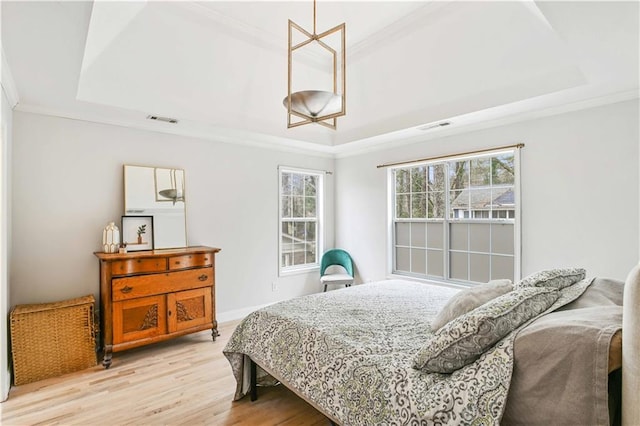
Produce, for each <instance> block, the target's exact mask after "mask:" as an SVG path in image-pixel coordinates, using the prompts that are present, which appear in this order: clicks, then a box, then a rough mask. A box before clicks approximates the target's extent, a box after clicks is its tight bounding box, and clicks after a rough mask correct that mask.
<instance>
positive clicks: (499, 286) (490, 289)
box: [431, 280, 513, 331]
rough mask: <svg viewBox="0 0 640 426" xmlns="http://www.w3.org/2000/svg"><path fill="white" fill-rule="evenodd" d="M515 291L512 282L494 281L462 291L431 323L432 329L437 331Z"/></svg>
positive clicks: (450, 300)
mask: <svg viewBox="0 0 640 426" xmlns="http://www.w3.org/2000/svg"><path fill="white" fill-rule="evenodd" d="M511 290H513V284H512V283H511V280H493V281H489V282H488V283H484V284H479V285H477V286H475V287H472V288H469V289H466V290H462V291H461V292H459V293H457V294H456V295H455V296H453V297H452V298H451V299H449V301H448V302H447V304H446V305H444V306H443V307H442V309H441V310H440V312H439V313H438V315H437V316H436V317H435V318H434V319H433V322H432V323H431V329H432V330H433V331H437V330H438V329H439V328H440V327H442V326H443V325H445V324H446V323H448V322H449V321H451V320H452V319H454V318H457V317H459V316H460V315H462V314H466V313H467V312H469V311H470V310H472V309H475V308H477V307H478V306H480V305H484V304H485V303H487V302H488V301H489V300H491V299H495V298H496V297H498V296H502V295H503V294H505V293H508V292H510V291H511Z"/></svg>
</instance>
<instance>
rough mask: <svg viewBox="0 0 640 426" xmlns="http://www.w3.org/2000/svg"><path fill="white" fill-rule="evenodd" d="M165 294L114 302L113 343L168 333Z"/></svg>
mask: <svg viewBox="0 0 640 426" xmlns="http://www.w3.org/2000/svg"><path fill="white" fill-rule="evenodd" d="M166 313H167V304H166V298H165V296H164V295H159V296H150V297H140V298H138V299H130V300H123V301H121V302H115V303H114V304H113V343H114V344H116V345H117V344H118V343H124V342H131V341H134V340H140V339H145V338H149V337H155V336H160V335H163V334H166V333H167V317H166Z"/></svg>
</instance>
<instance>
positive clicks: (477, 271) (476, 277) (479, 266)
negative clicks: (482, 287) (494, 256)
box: [469, 253, 491, 283]
mask: <svg viewBox="0 0 640 426" xmlns="http://www.w3.org/2000/svg"><path fill="white" fill-rule="evenodd" d="M490 260H491V257H490V256H488V255H486V254H475V253H470V254H469V270H470V271H471V276H470V277H469V280H470V281H474V282H477V283H486V282H487V281H489V263H490Z"/></svg>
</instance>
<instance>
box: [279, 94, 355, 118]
mask: <svg viewBox="0 0 640 426" xmlns="http://www.w3.org/2000/svg"><path fill="white" fill-rule="evenodd" d="M288 99H289V98H288V97H287V96H285V98H284V99H283V100H282V104H283V105H284V106H285V108H288ZM341 109H342V96H340V95H338V94H336V93H333V92H327V91H324V90H303V91H300V92H294V93H292V94H291V110H292V111H295V112H297V113H298V114H302V115H304V116H306V117H313V118H317V117H324V116H327V115H332V114H336V113H339V112H340V110H341Z"/></svg>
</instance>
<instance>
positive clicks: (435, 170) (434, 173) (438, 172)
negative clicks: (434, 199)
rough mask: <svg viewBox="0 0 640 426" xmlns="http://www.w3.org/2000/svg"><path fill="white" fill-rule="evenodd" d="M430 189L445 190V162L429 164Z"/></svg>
mask: <svg viewBox="0 0 640 426" xmlns="http://www.w3.org/2000/svg"><path fill="white" fill-rule="evenodd" d="M428 178H429V191H444V189H445V187H444V186H445V181H444V164H434V165H431V166H429V169H428Z"/></svg>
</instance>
